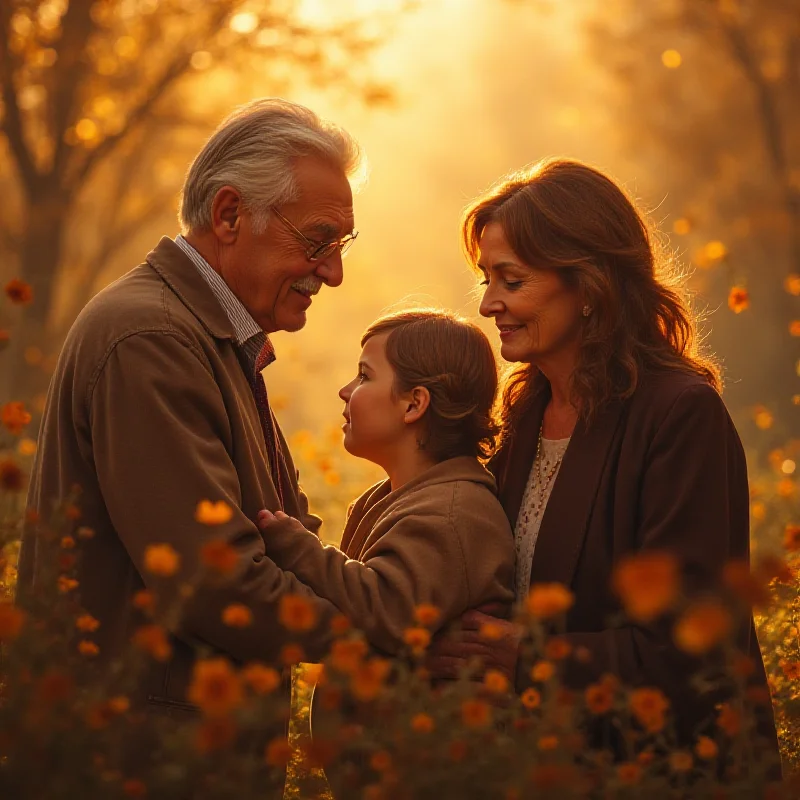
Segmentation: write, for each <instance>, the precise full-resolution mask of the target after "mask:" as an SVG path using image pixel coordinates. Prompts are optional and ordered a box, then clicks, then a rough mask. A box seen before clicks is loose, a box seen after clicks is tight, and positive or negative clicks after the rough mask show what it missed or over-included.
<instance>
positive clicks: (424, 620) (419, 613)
mask: <svg viewBox="0 0 800 800" xmlns="http://www.w3.org/2000/svg"><path fill="white" fill-rule="evenodd" d="M441 616H442V612H441V611H440V610H439V609H438V608H437V607H436V606H435V605H433V604H431V603H421V604H420V605H418V606H417V607H416V608H415V609H414V619H415V620H416V622H417V623H419V624H420V625H424V626H425V627H426V628H431V627H433V626H434V625H435V624H436V623H437V622H438V621H439V620H440V619H441Z"/></svg>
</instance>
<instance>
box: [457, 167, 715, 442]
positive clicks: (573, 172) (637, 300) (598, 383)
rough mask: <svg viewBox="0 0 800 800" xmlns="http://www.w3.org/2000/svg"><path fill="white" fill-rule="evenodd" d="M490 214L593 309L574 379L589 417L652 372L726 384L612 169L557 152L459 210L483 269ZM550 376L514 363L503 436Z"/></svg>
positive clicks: (471, 252) (505, 393) (666, 259)
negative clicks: (704, 351)
mask: <svg viewBox="0 0 800 800" xmlns="http://www.w3.org/2000/svg"><path fill="white" fill-rule="evenodd" d="M492 222H498V223H500V225H501V226H502V228H503V232H504V233H505V236H506V239H507V240H508V242H509V244H510V245H511V247H512V249H513V250H514V252H515V253H516V254H517V256H518V257H519V258H520V259H521V260H522V261H523V262H524V263H525V264H528V265H529V266H531V267H536V268H540V269H552V270H557V271H558V273H559V275H560V276H561V278H562V279H563V280H564V281H565V282H566V283H567V284H568V285H570V286H573V287H575V288H577V289H578V290H579V292H580V295H581V298H582V300H583V302H584V303H586V304H588V305H589V306H590V307H591V309H592V312H591V314H590V316H589V317H588V318H586V320H585V325H584V327H583V333H582V339H581V342H580V350H579V355H578V363H577V365H576V367H575V370H574V372H573V375H572V386H571V390H572V395H573V402H574V403H575V405H576V406H577V407H578V408H579V410H580V414H581V416H582V418H583V419H584V420H585V422H586V424H587V425H588V424H591V421H592V419H594V417H595V415H596V414H597V412H598V411H599V410H600V409H601V408H602V407H603V406H604V405H606V404H607V403H608V402H610V401H612V400H624V399H625V398H628V397H630V396H631V395H632V394H633V392H634V391H635V390H636V386H637V384H638V382H639V379H640V377H641V375H642V374H643V373H646V372H652V371H662V370H678V371H681V372H687V373H693V374H696V375H700V376H702V377H703V378H704V379H705V380H707V381H708V383H709V384H710V385H711V386H713V387H714V388H715V389H717V390H718V391H719V390H720V389H721V381H720V373H719V369H718V367H717V365H716V363H715V362H714V361H713V359H712V358H710V357H708V356H704V355H702V354H701V353H700V352H699V351H698V337H697V330H696V319H695V316H694V315H693V314H692V312H691V311H690V309H689V305H688V302H687V299H686V297H685V294H684V291H683V289H682V286H681V284H682V277H683V276H682V275H680V274H678V273H677V271H676V270H675V268H674V264H673V262H672V260H671V258H670V256H669V254H668V253H667V252H666V249H665V248H663V247H661V246H660V244H659V242H658V240H657V238H656V236H655V235H654V233H652V232H651V231H650V229H649V227H648V224H647V221H646V220H645V218H644V216H643V215H642V214H641V213H640V212H639V211H638V210H637V209H636V206H635V205H634V203H633V202H632V201H631V200H630V199H629V198H628V196H627V195H626V194H625V192H624V191H623V190H622V189H621V188H620V187H619V186H617V184H616V183H614V181H612V180H611V179H610V178H608V177H606V176H605V175H603V174H602V173H601V172H599V171H597V170H596V169H593V168H592V167H589V166H587V165H586V164H583V163H581V162H579V161H572V160H567V159H554V160H546V161H542V162H539V163H538V164H536V165H535V166H533V167H531V168H528V169H525V170H522V171H520V172H516V173H513V174H511V175H509V176H508V177H506V178H504V179H503V180H501V181H500V182H499V183H497V184H496V185H495V186H493V187H492V188H490V189H489V190H488V191H487V192H485V193H484V194H483V195H481V196H480V197H478V198H477V199H475V200H474V201H473V202H472V203H471V204H470V205H469V206H468V207H467V209H466V210H465V211H464V215H463V217H462V223H461V233H462V242H463V246H464V250H465V252H466V255H467V258H468V259H469V261H470V263H471V264H472V266H473V268H474V269H475V270H476V271H478V267H477V262H478V257H479V253H480V248H479V242H480V238H481V235H482V234H483V231H484V229H485V228H486V226H487V225H488V224H489V223H492ZM545 384H546V380H545V378H544V376H543V375H541V373H540V372H539V371H538V369H537V368H536V367H535V366H533V365H532V364H523V365H522V366H518V367H516V368H512V369H511V371H510V372H509V374H508V375H507V376H506V378H505V380H504V383H503V387H502V402H501V409H500V417H501V422H502V428H503V440H504V441H505V439H506V437H507V436H508V435H510V434H511V433H512V432H513V431H514V430H515V429H516V427H517V424H516V423H517V422H518V420H519V418H520V417H521V416H522V415H523V414H524V413H525V411H526V410H527V408H528V407H529V406H530V403H531V401H532V400H533V398H534V397H535V396H536V395H537V394H538V392H539V390H540V389H541V388H543V386H544V385H545ZM501 446H502V443H501Z"/></svg>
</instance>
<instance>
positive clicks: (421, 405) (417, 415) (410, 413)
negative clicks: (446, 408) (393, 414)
mask: <svg viewBox="0 0 800 800" xmlns="http://www.w3.org/2000/svg"><path fill="white" fill-rule="evenodd" d="M407 397H408V401H407V405H406V413H405V414H404V416H403V421H404V422H406V423H409V424H410V423H412V422H417V420H420V419H422V417H423V416H425V412H426V411H427V410H428V406H429V405H430V404H431V393H430V392H429V391H428V390H427V389H426V388H425V387H424V386H415V387H414V388H413V389H412V390H411V391H410V392H409V393H408V395H407Z"/></svg>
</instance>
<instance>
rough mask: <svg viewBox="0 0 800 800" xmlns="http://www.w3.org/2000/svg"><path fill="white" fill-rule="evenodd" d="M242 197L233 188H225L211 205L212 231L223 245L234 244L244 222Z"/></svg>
mask: <svg viewBox="0 0 800 800" xmlns="http://www.w3.org/2000/svg"><path fill="white" fill-rule="evenodd" d="M241 212H242V196H241V195H240V194H239V192H238V190H236V189H234V188H233V186H223V187H222V188H221V189H220V190H219V191H218V192H217V193H216V194H215V195H214V200H213V201H212V203H211V229H212V230H213V231H214V235H215V236H216V237H217V239H219V241H220V242H221V243H222V244H233V243H234V242H235V241H236V238H237V237H238V235H239V226H240V225H241V221H242V216H241Z"/></svg>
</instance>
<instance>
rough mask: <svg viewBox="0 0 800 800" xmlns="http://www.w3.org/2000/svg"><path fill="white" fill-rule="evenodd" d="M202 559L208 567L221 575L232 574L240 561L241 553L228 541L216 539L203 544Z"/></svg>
mask: <svg viewBox="0 0 800 800" xmlns="http://www.w3.org/2000/svg"><path fill="white" fill-rule="evenodd" d="M200 560H201V561H202V562H203V564H204V565H205V566H206V567H208V568H209V569H212V570H214V571H215V572H217V573H219V574H220V575H230V574H231V573H232V572H233V571H234V570H235V569H236V565H237V564H238V563H239V554H238V553H237V552H236V550H235V549H234V548H233V547H231V545H230V544H228V542H225V541H223V540H222V539H215V540H214V541H213V542H206V543H205V544H204V545H203V546H202V548H201V549H200Z"/></svg>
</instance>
